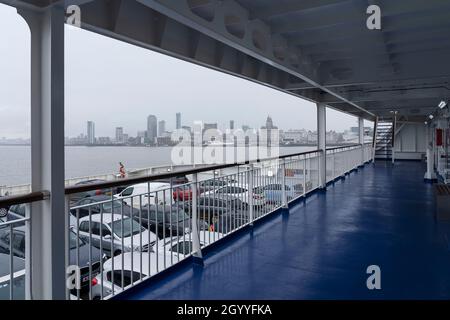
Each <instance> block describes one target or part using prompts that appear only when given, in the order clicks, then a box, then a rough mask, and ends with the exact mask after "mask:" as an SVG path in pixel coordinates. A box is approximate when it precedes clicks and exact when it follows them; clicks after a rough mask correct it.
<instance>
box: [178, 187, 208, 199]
mask: <svg viewBox="0 0 450 320" xmlns="http://www.w3.org/2000/svg"><path fill="white" fill-rule="evenodd" d="M172 190H173V192H172V196H173V200H174V201H189V200H192V185H180V186H175V187H173V188H172ZM202 192H204V190H203V189H202V188H201V187H200V188H198V189H197V194H201V193H202Z"/></svg>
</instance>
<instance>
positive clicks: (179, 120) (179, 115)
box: [176, 112, 181, 129]
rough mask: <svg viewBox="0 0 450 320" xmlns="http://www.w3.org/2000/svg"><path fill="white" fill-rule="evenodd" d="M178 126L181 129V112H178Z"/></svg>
mask: <svg viewBox="0 0 450 320" xmlns="http://www.w3.org/2000/svg"><path fill="white" fill-rule="evenodd" d="M176 128H177V129H181V113H179V112H177V123H176Z"/></svg>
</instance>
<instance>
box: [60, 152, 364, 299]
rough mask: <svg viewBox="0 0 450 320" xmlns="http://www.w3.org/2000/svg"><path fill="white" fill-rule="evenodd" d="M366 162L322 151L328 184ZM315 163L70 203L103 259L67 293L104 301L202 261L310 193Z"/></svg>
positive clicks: (277, 162) (278, 162) (297, 158)
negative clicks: (205, 253) (215, 247)
mask: <svg viewBox="0 0 450 320" xmlns="http://www.w3.org/2000/svg"><path fill="white" fill-rule="evenodd" d="M371 155H372V153H371V146H370V145H367V146H362V147H361V146H349V147H341V148H334V149H330V150H328V151H327V154H326V157H327V181H330V180H332V179H334V178H337V177H339V176H340V175H344V174H345V173H347V172H349V171H351V170H352V169H354V168H356V167H357V166H359V165H361V164H363V163H364V162H366V161H367V160H368V159H369V158H370V157H371ZM322 156H325V155H323V153H322V152H321V151H313V152H309V153H305V154H298V155H294V156H287V157H283V158H280V159H271V160H265V161H259V162H256V163H252V164H244V165H239V166H238V165H237V166H235V169H236V170H235V172H234V173H231V174H225V175H220V176H219V175H217V171H216V170H213V171H211V172H210V174H209V176H211V177H212V178H208V179H203V180H200V179H199V173H200V172H201V173H204V171H201V170H200V172H195V173H193V174H192V177H193V178H192V180H191V181H189V183H185V184H181V185H175V184H173V183H169V184H166V185H157V184H156V183H155V182H153V181H149V182H146V183H143V184H140V185H135V186H134V187H133V186H131V187H130V186H129V189H128V190H131V188H134V189H136V190H137V189H139V188H141V189H140V190H141V191H136V190H133V191H132V192H127V189H125V190H124V191H123V192H122V194H121V195H116V196H114V195H113V196H109V198H107V199H104V200H102V201H97V202H93V203H87V202H86V203H83V200H81V202H78V203H77V204H73V205H72V206H71V217H72V220H73V223H72V230H74V232H75V233H76V234H77V236H79V237H80V238H81V239H83V242H84V243H85V244H87V246H88V247H89V248H92V249H94V251H100V255H99V256H103V255H106V258H105V261H103V263H102V264H99V265H95V263H96V262H95V261H91V262H92V263H91V265H95V266H96V267H95V268H93V267H91V268H90V269H89V270H88V271H89V276H88V277H87V279H92V281H89V283H88V284H86V285H84V286H82V288H81V289H77V290H68V294H71V295H72V296H73V297H76V298H77V299H109V298H111V297H113V296H115V295H117V294H119V293H121V292H123V291H125V290H127V289H129V288H131V287H133V286H135V285H136V284H138V283H140V282H142V281H144V280H147V279H149V278H151V277H153V276H155V275H156V274H158V273H159V272H161V271H163V270H165V269H167V268H169V267H171V266H173V265H174V264H176V263H179V262H181V261H183V260H185V259H187V258H188V257H191V256H194V257H196V258H201V256H202V254H201V252H202V250H203V249H204V248H206V247H208V246H210V245H211V244H213V243H215V242H216V241H218V240H220V239H222V238H224V237H227V236H228V235H230V234H232V233H234V232H236V231H238V230H240V229H242V228H243V227H245V226H247V225H250V224H253V223H254V222H255V221H257V220H258V219H261V218H263V217H265V216H267V215H269V214H270V213H272V212H274V211H276V210H278V209H280V208H282V207H286V206H287V205H288V203H290V202H292V201H295V200H296V199H298V198H301V197H304V196H305V195H306V194H307V193H309V192H311V191H313V190H315V189H317V188H318V187H319V186H320V170H321V169H320V168H319V165H320V161H319V160H320V157H322ZM206 176H208V175H206ZM142 188H143V189H142ZM142 190H144V191H142ZM135 191H136V192H135ZM111 221H115V222H114V223H111ZM96 223H100V225H101V226H102V227H100V228H99V227H96V226H95V224H96ZM130 231H131V233H130ZM133 233H135V234H134V236H132V234H133ZM92 249H91V250H92ZM79 250H80V246H78V247H76V250H75V251H76V252H78V251H79ZM77 255H79V254H77ZM91 255H92V253H91ZM78 263H79V261H78ZM78 263H77V265H78ZM97 266H98V268H97Z"/></svg>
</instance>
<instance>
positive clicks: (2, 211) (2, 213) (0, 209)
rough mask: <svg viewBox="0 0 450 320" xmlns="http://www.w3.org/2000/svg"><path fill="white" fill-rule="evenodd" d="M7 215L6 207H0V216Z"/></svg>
mask: <svg viewBox="0 0 450 320" xmlns="http://www.w3.org/2000/svg"><path fill="white" fill-rule="evenodd" d="M7 215H8V209H7V208H0V218H4V217H6V216H7Z"/></svg>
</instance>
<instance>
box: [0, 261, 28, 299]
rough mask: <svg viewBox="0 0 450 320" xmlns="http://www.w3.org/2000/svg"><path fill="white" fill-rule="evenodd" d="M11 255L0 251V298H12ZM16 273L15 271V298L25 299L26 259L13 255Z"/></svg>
mask: <svg viewBox="0 0 450 320" xmlns="http://www.w3.org/2000/svg"><path fill="white" fill-rule="evenodd" d="M10 258H11V257H10V255H9V254H5V253H0V300H9V299H10V285H11V283H10V281H11V277H10V274H11V273H10V270H9V263H10V261H11V260H10ZM12 259H13V266H14V269H13V270H14V273H13V284H14V296H13V297H12V298H13V299H14V300H24V299H25V260H24V259H22V258H19V257H15V256H13V257H12Z"/></svg>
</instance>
